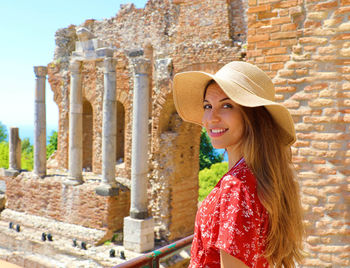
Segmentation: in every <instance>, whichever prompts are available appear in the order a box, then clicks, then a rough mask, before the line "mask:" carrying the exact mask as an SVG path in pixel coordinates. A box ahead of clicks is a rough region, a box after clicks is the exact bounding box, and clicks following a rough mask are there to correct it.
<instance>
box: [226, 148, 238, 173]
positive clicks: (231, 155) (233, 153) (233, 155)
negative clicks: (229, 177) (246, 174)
mask: <svg viewBox="0 0 350 268" xmlns="http://www.w3.org/2000/svg"><path fill="white" fill-rule="evenodd" d="M226 151H227V155H228V169H229V170H230V169H231V168H232V167H233V166H234V165H235V164H236V163H237V162H238V161H239V160H240V159H241V158H242V153H241V150H239V149H238V148H226Z"/></svg>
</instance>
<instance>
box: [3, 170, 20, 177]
mask: <svg viewBox="0 0 350 268" xmlns="http://www.w3.org/2000/svg"><path fill="white" fill-rule="evenodd" d="M19 173H20V171H19V170H17V169H5V168H1V169H0V175H1V176H5V177H16V176H17V175H18V174H19Z"/></svg>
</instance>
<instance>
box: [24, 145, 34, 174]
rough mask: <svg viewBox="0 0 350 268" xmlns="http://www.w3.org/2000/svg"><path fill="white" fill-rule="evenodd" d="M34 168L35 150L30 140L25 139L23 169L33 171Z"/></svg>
mask: <svg viewBox="0 0 350 268" xmlns="http://www.w3.org/2000/svg"><path fill="white" fill-rule="evenodd" d="M33 167H34V150H33V145H32V144H31V143H30V141H29V138H24V139H23V140H22V143H21V168H22V169H26V170H32V169H33Z"/></svg>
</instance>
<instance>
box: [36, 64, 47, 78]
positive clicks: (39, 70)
mask: <svg viewBox="0 0 350 268" xmlns="http://www.w3.org/2000/svg"><path fill="white" fill-rule="evenodd" d="M34 73H35V76H36V77H45V76H46V75H47V67H46V66H34Z"/></svg>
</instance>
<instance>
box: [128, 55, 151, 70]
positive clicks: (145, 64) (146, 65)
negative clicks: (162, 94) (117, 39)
mask: <svg viewBox="0 0 350 268" xmlns="http://www.w3.org/2000/svg"><path fill="white" fill-rule="evenodd" d="M132 68H133V69H134V72H135V74H149V73H150V72H151V61H150V60H148V59H145V58H137V59H133V60H132Z"/></svg>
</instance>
